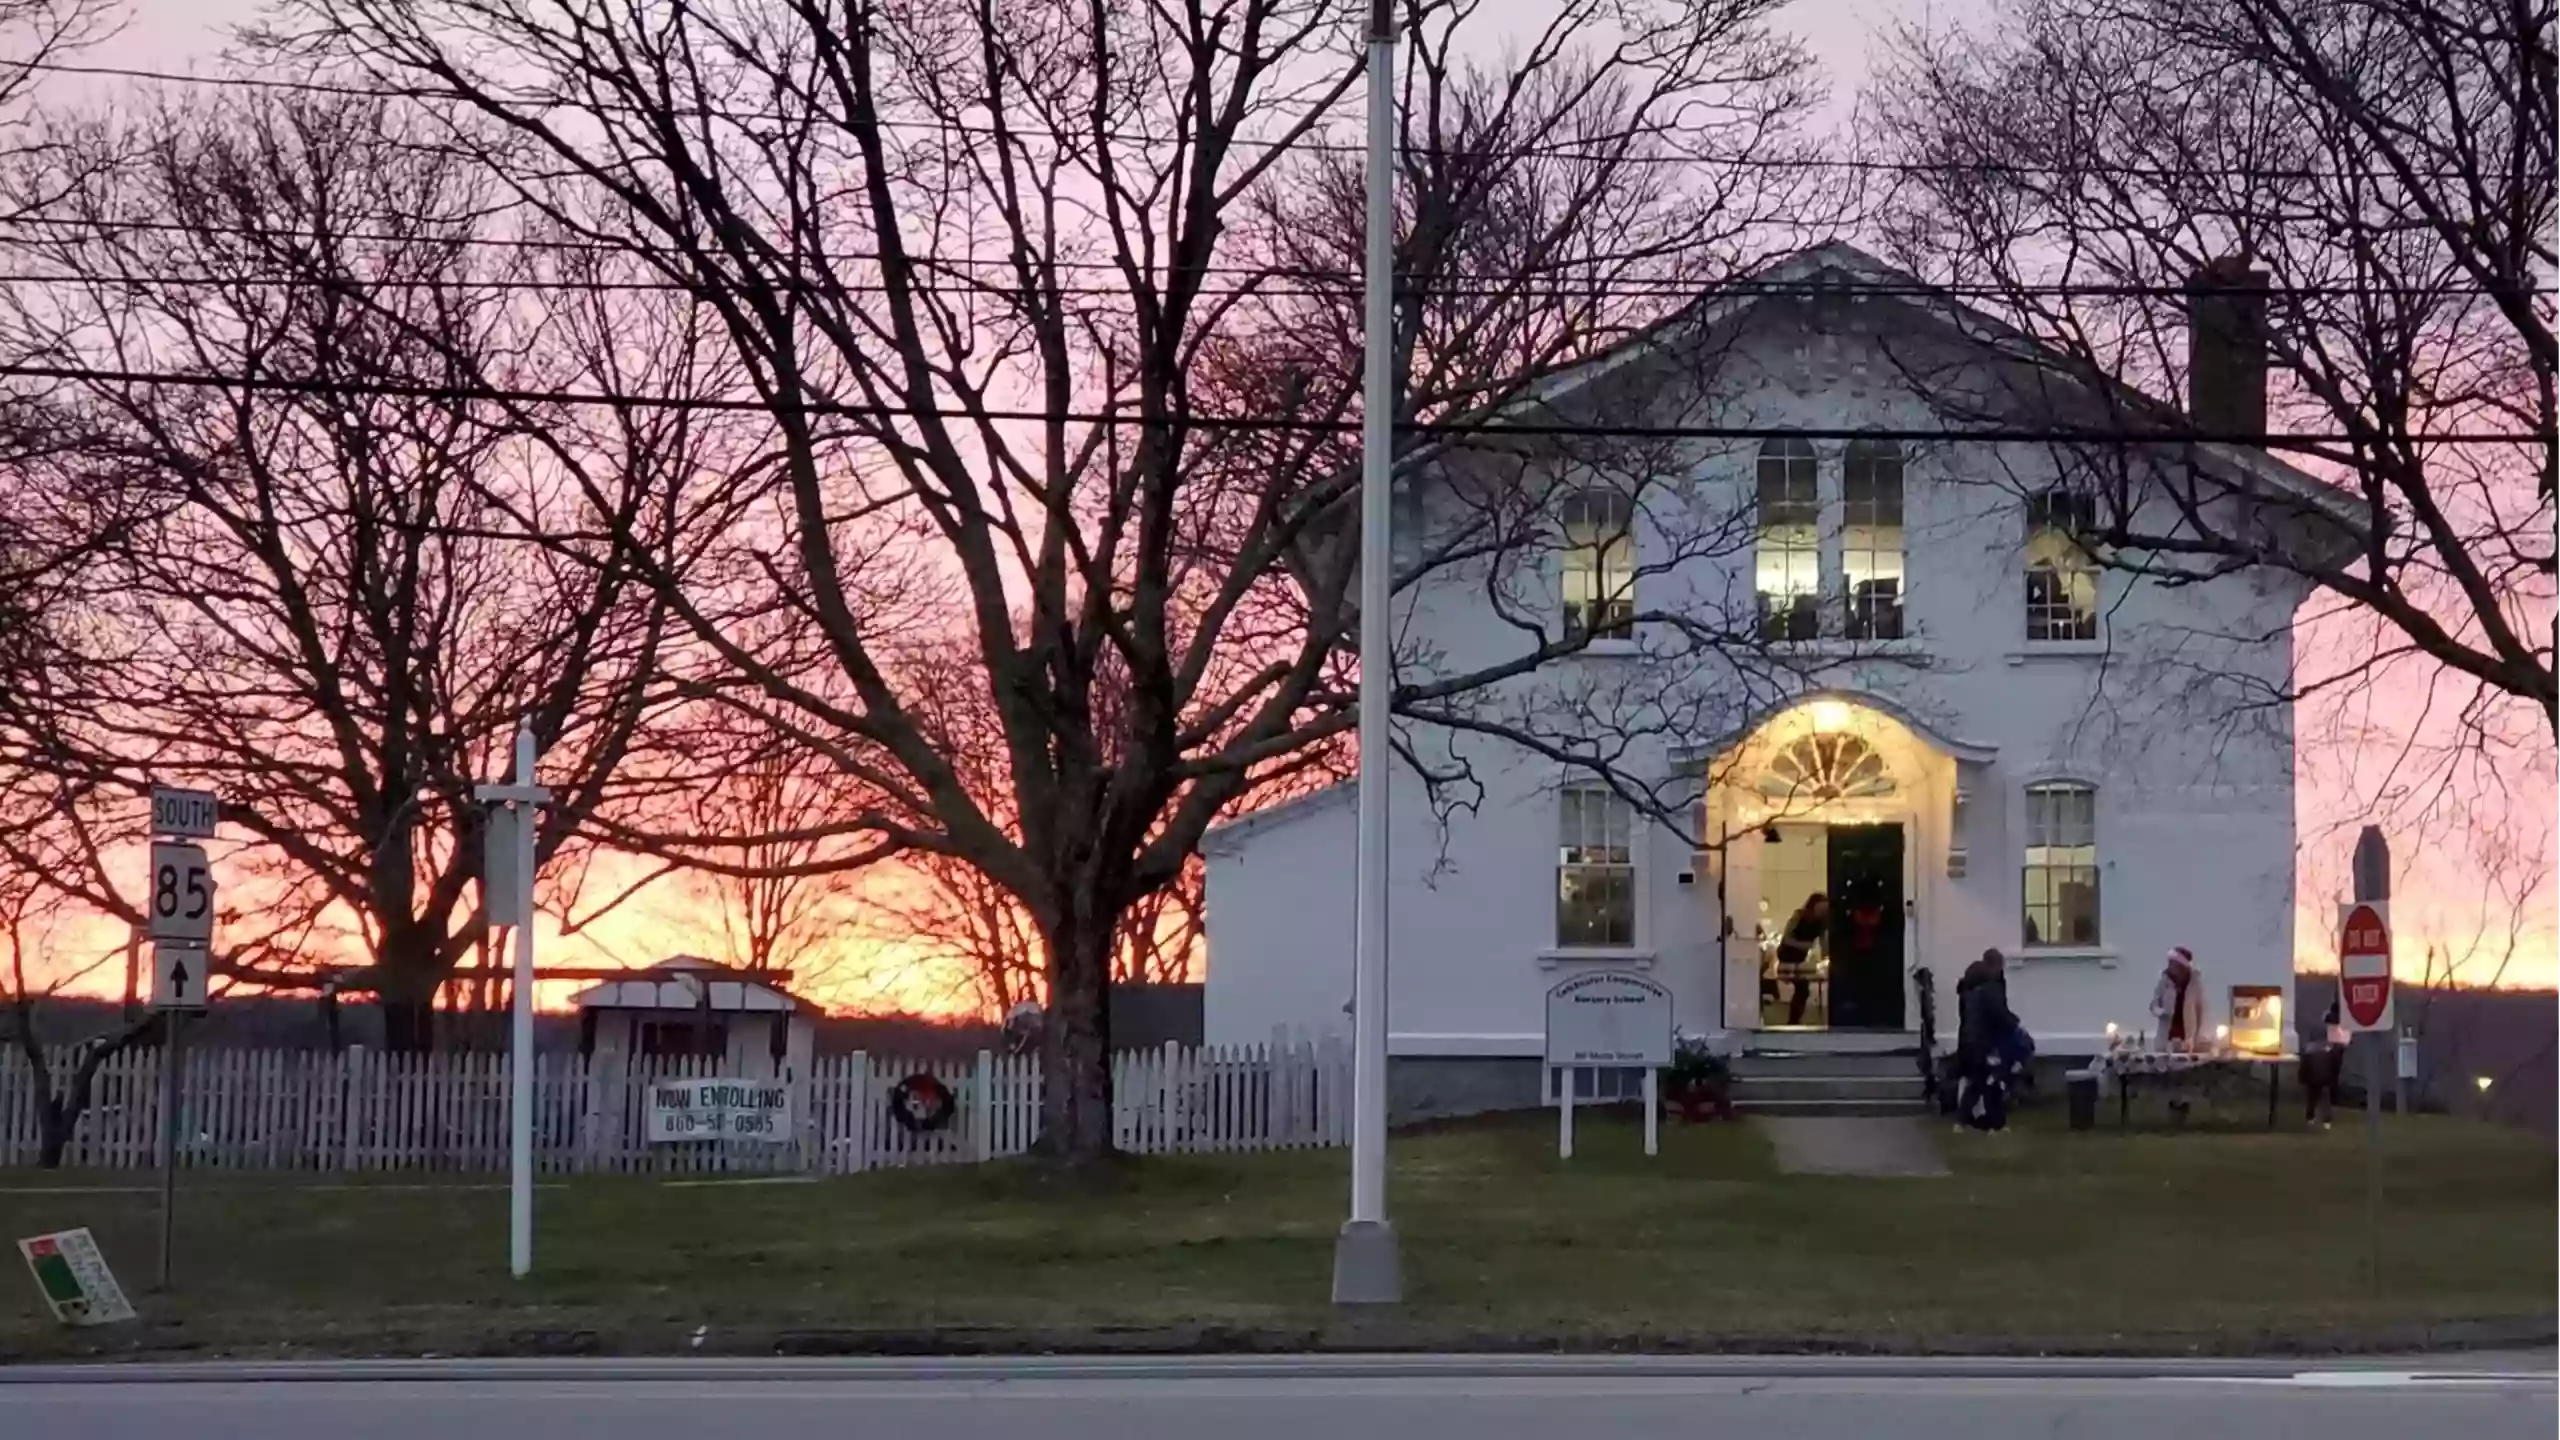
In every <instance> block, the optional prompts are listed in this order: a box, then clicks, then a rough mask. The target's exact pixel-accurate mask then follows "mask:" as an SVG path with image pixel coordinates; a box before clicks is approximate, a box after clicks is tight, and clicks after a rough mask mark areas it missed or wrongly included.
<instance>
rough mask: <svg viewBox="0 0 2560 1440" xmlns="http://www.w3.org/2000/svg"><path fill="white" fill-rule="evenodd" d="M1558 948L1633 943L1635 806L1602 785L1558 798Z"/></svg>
mask: <svg viewBox="0 0 2560 1440" xmlns="http://www.w3.org/2000/svg"><path fill="white" fill-rule="evenodd" d="M1558 800H1559V803H1558V806H1557V810H1556V819H1557V825H1558V830H1559V833H1558V836H1557V841H1558V844H1557V848H1556V946H1557V948H1558V949H1566V950H1625V949H1632V948H1633V947H1634V945H1635V943H1636V851H1635V830H1636V814H1635V807H1634V806H1633V805H1631V804H1629V803H1627V800H1626V798H1625V797H1624V796H1622V795H1620V794H1618V792H1616V791H1615V790H1612V789H1610V788H1609V787H1608V786H1606V785H1595V784H1573V785H1567V786H1565V787H1564V789H1563V791H1562V793H1561V794H1560V795H1559V797H1558Z"/></svg>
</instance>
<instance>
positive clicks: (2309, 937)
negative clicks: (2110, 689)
mask: <svg viewBox="0 0 2560 1440" xmlns="http://www.w3.org/2000/svg"><path fill="white" fill-rule="evenodd" d="M1487 3H1488V4H1489V6H1491V8H1492V9H1493V10H1494V11H1495V12H1496V13H1499V12H1502V11H1504V10H1511V11H1516V12H1517V13H1518V14H1519V15H1520V16H1521V17H1522V20H1523V22H1524V23H1534V22H1535V21H1536V20H1537V19H1538V18H1540V17H1541V16H1542V15H1543V13H1544V7H1543V6H1541V5H1538V4H1536V3H1535V0H1487ZM258 8H259V7H258V5H257V4H256V3H255V0H128V11H129V14H130V17H131V18H130V21H129V23H127V24H126V26H125V27H124V29H123V30H122V31H121V33H119V34H117V35H116V36H114V37H113V38H111V39H109V40H108V41H106V42H105V43H103V44H101V45H99V46H98V47H96V48H95V49H93V50H92V51H91V52H89V53H88V54H87V55H84V56H82V57H80V61H81V63H87V64H93V65H101V66H116V67H132V68H140V69H150V70H162V71H177V72H188V71H196V72H203V71H210V70H213V69H215V68H216V67H217V66H218V65H219V64H220V60H221V50H222V47H223V44H224V32H225V30H226V28H227V27H229V26H232V25H236V24H239V23H241V22H243V21H246V20H249V19H251V18H253V17H254V16H255V15H256V13H257V11H258ZM1988 8H1989V7H1988V6H1987V5H1985V4H1984V3H1982V0H1795V3H1794V4H1792V5H1791V6H1790V7H1789V8H1788V9H1787V10H1786V11H1785V12H1784V14H1783V22H1784V23H1785V24H1786V25H1787V26H1788V27H1789V28H1791V29H1792V30H1794V31H1795V33H1796V34H1797V35H1798V36H1799V37H1800V38H1801V39H1802V40H1803V42H1804V43H1805V44H1806V46H1807V47H1808V48H1809V49H1810V50H1811V51H1812V52H1813V53H1814V55H1815V56H1816V57H1817V58H1818V59H1819V61H1820V62H1821V63H1822V64H1823V66H1824V67H1825V69H1826V70H1827V71H1828V73H1829V78H1830V83H1831V87H1832V100H1831V106H1830V118H1831V121H1832V123H1834V124H1835V125H1837V126H1839V127H1840V128H1841V129H1842V130H1843V131H1844V132H1845V130H1846V129H1847V127H1848V125H1849V122H1850V120H1851V118H1852V116H1853V113H1854V108H1855V102H1856V96H1857V91H1858V87H1859V85H1860V83H1861V81H1862V80H1863V78H1864V76H1865V75H1866V72H1867V68H1868V57H1869V54H1870V51H1871V49H1872V48H1873V47H1874V46H1876V45H1877V44H1878V43H1880V41H1881V40H1882V39H1884V38H1885V37H1886V36H1887V35H1888V33H1889V32H1890V31H1891V30H1892V28H1893V27H1894V26H1896V25H1900V24H1922V25H1931V26H1946V25H1950V24H1961V23H1967V22H1970V21H1973V20H1976V19H1978V18H1980V17H1982V16H1983V15H1985V14H1986V13H1988ZM119 83H121V82H118V81H114V80H109V79H91V78H85V77H67V76H56V77H53V78H52V79H51V80H49V81H48V82H47V83H46V86H45V89H44V90H43V91H42V92H41V93H42V94H43V95H44V96H45V97H46V98H49V99H53V100H57V101H79V100H90V99H95V98H98V97H100V96H102V95H104V94H106V93H108V87H111V86H114V85H116V84H119ZM2306 629H2307V633H2306V635H2305V637H2304V640H2303V645H2302V648H2303V650H2304V652H2305V655H2306V664H2307V665H2316V664H2317V663H2319V661H2318V657H2320V656H2322V655H2324V654H2325V655H2328V656H2332V657H2334V656H2336V655H2339V654H2343V653H2349V651H2350V650H2351V648H2352V647H2353V646H2354V645H2356V644H2357V643H2358V641H2357V635H2356V633H2355V631H2354V627H2352V626H2350V625H2342V624H2337V623H2333V622H2319V623H2315V624H2313V625H2311V626H2309V627H2306ZM2459 709H2460V705H2459V703H2458V699H2457V698H2456V697H2454V696H2452V695H2451V693H2450V687H2449V686H2447V685H2445V684H2442V683H2440V682H2439V681H2438V680H2437V679H2436V678H2435V677H2431V676H2430V675H2429V674H2428V673H2426V672H2425V671H2423V670H2421V669H2419V668H2418V667H2416V666H2415V665H2411V666H2407V667H2404V669H2403V670H2402V672H2400V673H2398V674H2395V675H2392V676H2390V677H2389V678H2388V680H2387V681H2386V682H2385V683H2384V684H2383V685H2381V686H2380V687H2376V688H2374V689H2372V690H2370V691H2368V692H2366V693H2363V694H2359V695H2357V696H2356V697H2354V699H2353V700H2352V702H2349V701H2333V700H2323V701H2321V702H2319V703H2317V704H2313V705H2306V706H2304V707H2303V710H2302V713H2301V714H2300V715H2299V717H2298V720H2297V734H2298V736H2299V739H2300V760H2299V766H2298V779H2299V783H2300V800H2299V811H2298V819H2299V831H2300V835H2301V855H2300V864H2299V873H2300V877H2301V886H2300V892H2301V902H2302V903H2301V908H2300V911H2299V923H2298V924H2297V927H2296V932H2297V944H2296V959H2297V962H2298V963H2299V964H2300V965H2301V966H2302V967H2303V968H2306V969H2318V968H2325V967H2326V966H2327V965H2329V964H2330V963H2331V954H2332V939H2331V932H2332V931H2333V930H2334V928H2335V923H2336V922H2335V904H2336V902H2337V901H2339V900H2341V899H2343V898H2345V876H2346V869H2347V866H2346V857H2347V853H2348V850H2349V848H2350V847H2351V846H2352V844H2353V842H2354V838H2355V829H2356V826H2357V824H2358V823H2360V822H2361V820H2362V819H2363V818H2364V816H2365V815H2366V813H2368V811H2369V809H2370V808H2371V807H2372V806H2373V805H2374V804H2376V803H2377V801H2386V802H2390V801H2396V802H2398V803H2400V804H2403V805H2406V804H2408V803H2410V801H2411V800H2412V797H2425V796H2432V797H2439V798H2437V799H2435V800H2434V801H2433V802H2432V803H2431V804H2430V806H2429V809H2430V811H2431V813H2433V814H2435V815H2436V816H2438V817H2439V818H2438V820H2437V822H2436V823H2435V824H2434V825H2433V826H2432V827H2431V829H2430V830H2429V831H2427V832H2426V833H2413V834H2409V835H2404V836H2395V837H2394V838H2395V841H2396V842H2397V844H2396V851H2397V854H2396V860H2397V864H2396V871H2397V874H2396V876H2395V892H2396V895H2397V900H2396V902H2395V906H2394V911H2395V913H2394V920H2395V929H2396V930H2397V931H2398V935H2399V944H2398V946H2397V950H2398V956H2399V963H2400V965H2401V967H2402V969H2403V971H2404V973H2406V974H2407V975H2408V976H2410V977H2411V978H2417V977H2419V976H2420V975H2421V974H2423V973H2426V972H2427V971H2428V970H2429V969H2430V968H2431V967H2432V969H2433V970H2434V972H2435V973H2437V974H2439V975H2440V974H2442V973H2443V972H2444V970H2445V969H2446V967H2447V964H2448V960H2449V962H2450V965H2451V967H2452V972H2453V974H2454V976H2455V978H2456V979H2458V980H2461V981H2464V982H2468V983H2490V982H2492V981H2493V980H2494V981H2495V982H2496V983H2503V984H2507V985H2530V986H2552V985H2555V984H2560V944H2556V943H2555V935H2560V925H2555V921H2554V915H2553V900H2554V895H2553V886H2552V874H2553V859H2554V849H2553V847H2554V838H2555V825H2554V798H2553V750H2552V740H2551V736H2550V732H2549V730H2548V728H2547V727H2546V726H2545V725H2544V723H2543V721H2542V720H2541V718H2540V717H2539V715H2538V714H2536V713H2535V712H2533V711H2532V709H2531V708H2530V707H2529V706H2528V707H2519V709H2518V711H2517V715H2516V719H2515V723H2513V724H2511V725H2508V726H2507V727H2506V731H2507V737H2508V740H2509V741H2510V742H2511V743H2510V744H2508V745H2507V746H2506V747H2505V748H2504V749H2503V750H2501V751H2500V752H2499V754H2498V756H2497V759H2496V762H2495V764H2494V765H2493V766H2489V767H2483V766H2481V765H2479V764H2478V763H2476V756H2474V757H2473V760H2472V761H2471V762H2468V763H2458V762H2455V761H2452V760H2449V759H2448V758H2447V757H2448V756H2449V755H2451V754H2453V753H2455V752H2456V751H2457V750H2464V749H2468V748H2469V747H2460V746H2457V745H2456V743H2455V739H2456V735H2457V733H2458V730H2459V722H2458V720H2457V719H2456V718H2455V717H2456V713H2457V712H2458V711H2459ZM871 883H891V884H894V883H897V882H896V880H895V878H894V877H889V876H883V877H877V878H875V880H874V881H872V882H871ZM851 903H853V904H855V905H857V906H858V905H859V900H858V899H854V900H853V901H852V902H851ZM83 938H84V940H85V938H86V937H85V936H84V937H83ZM2194 943H2195V948H2196V949H2197V950H2198V952H2199V953H2200V954H2209V953H2210V950H2211V947H2212V943H2213V942H2212V938H2211V937H2209V936H2199V937H2196V940H2195V942H2194ZM686 950H693V951H699V952H701V953H707V954H715V955H716V954H718V953H720V939H719V934H718V928H717V924H716V921H714V920H711V919H708V918H706V917H705V916H704V915H703V914H702V906H701V901H700V898H699V897H698V896H694V895H691V894H690V893H688V892H686V891H685V890H683V889H682V888H681V887H676V886H660V887H658V888H657V889H656V890H654V891H652V892H650V893H648V894H645V895H643V896H642V897H640V898H639V899H638V900H636V901H634V902H632V903H631V904H630V905H628V906H626V907H625V908H624V909H623V910H621V911H619V912H617V913H616V914H614V915H612V916H610V917H608V918H607V919H605V920H603V921H601V922H599V923H598V924H597V925H596V926H595V927H594V928H593V929H592V930H591V931H590V932H589V933H586V934H583V935H580V936H576V937H568V938H566V939H563V940H561V941H559V942H556V943H546V945H545V947H544V958H545V960H546V961H555V960H556V961H558V962H560V963H572V964H596V963H635V964H636V963H646V962H647V961H650V960H654V959H656V958H659V957H660V956H662V955H664V954H667V953H671V952H675V951H686ZM845 950H846V953H845V954H844V955H842V956H841V957H838V963H836V964H833V965H830V966H828V967H827V968H828V970H829V972H830V973H831V974H832V975H834V976H836V977H839V978H838V979H837V980H836V981H835V982H834V983H830V984H828V985H826V986H824V987H823V988H822V989H821V990H820V991H819V992H818V993H819V995H820V998H824V999H828V1000H831V1001H834V1002H836V1003H840V1004H856V1005H859V1004H872V1005H877V1004H884V1003H885V1004H890V1005H896V1006H900V1007H902V1008H913V1009H920V1010H933V1009H944V1008H950V1007H951V1006H953V1005H955V1004H959V1003H965V1002H963V1001H962V999H961V997H962V996H963V995H964V994H965V991H964V990H963V989H961V988H960V987H959V986H958V985H957V984H956V983H955V982H956V981H957V979H958V977H957V976H954V975H946V974H941V973H939V972H938V970H937V968H936V967H934V966H933V965H932V964H931V963H930V962H927V961H924V960H923V959H922V958H921V957H919V956H917V955H915V954H912V953H901V947H899V946H898V945H897V943H896V942H895V941H894V940H889V941H884V940H883V939H882V938H880V937H879V936H877V935H876V934H875V935H868V936H865V937H864V938H862V939H860V940H848V941H847V942H846V945H845Z"/></svg>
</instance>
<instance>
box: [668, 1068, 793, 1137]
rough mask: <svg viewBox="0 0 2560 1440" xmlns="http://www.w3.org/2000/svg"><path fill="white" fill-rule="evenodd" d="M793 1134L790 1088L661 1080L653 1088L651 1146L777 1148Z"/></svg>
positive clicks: (740, 1082)
mask: <svg viewBox="0 0 2560 1440" xmlns="http://www.w3.org/2000/svg"><path fill="white" fill-rule="evenodd" d="M790 1134H791V1087H790V1086H789V1085H788V1084H786V1083H784V1082H783V1081H780V1080H660V1081H657V1082H656V1083H654V1084H652V1085H651V1086H650V1087H649V1128H648V1140H649V1143H650V1144H652V1145H672V1144H679V1143H683V1142H686V1141H696V1140H732V1141H738V1142H741V1143H745V1144H766V1145H769V1144H774V1143H777V1142H779V1141H782V1140H785V1139H787V1138H789V1137H790Z"/></svg>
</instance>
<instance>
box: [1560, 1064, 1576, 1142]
mask: <svg viewBox="0 0 2560 1440" xmlns="http://www.w3.org/2000/svg"><path fill="white" fill-rule="evenodd" d="M1556 1158H1557V1159H1559V1160H1570V1159H1572V1158H1573V1067H1572V1066H1570V1065H1559V1066H1557V1067H1556Z"/></svg>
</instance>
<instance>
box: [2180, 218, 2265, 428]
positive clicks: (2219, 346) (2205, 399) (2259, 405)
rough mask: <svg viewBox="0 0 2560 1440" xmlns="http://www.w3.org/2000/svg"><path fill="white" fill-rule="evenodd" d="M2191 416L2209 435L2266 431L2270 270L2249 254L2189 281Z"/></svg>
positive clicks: (2213, 265) (2208, 266)
mask: <svg viewBox="0 0 2560 1440" xmlns="http://www.w3.org/2000/svg"><path fill="white" fill-rule="evenodd" d="M2187 418H2189V419H2190V420H2193V421H2194V422H2195V426H2196V428H2197V429H2198V430H2201V431H2203V432H2204V433H2205V434H2208V435H2264V434H2265V433H2266V432H2267V273H2266V272H2265V271H2263V270H2259V269H2255V268H2253V267H2251V265H2250V264H2249V262H2248V260H2247V258H2246V257H2243V256H2239V255H2225V256H2223V257H2222V258H2220V259H2218V260H2210V261H2207V262H2205V264H2204V265H2202V266H2201V267H2199V268H2198V269H2197V270H2196V273H2195V278H2193V279H2191V280H2189V281H2188V282H2187Z"/></svg>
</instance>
